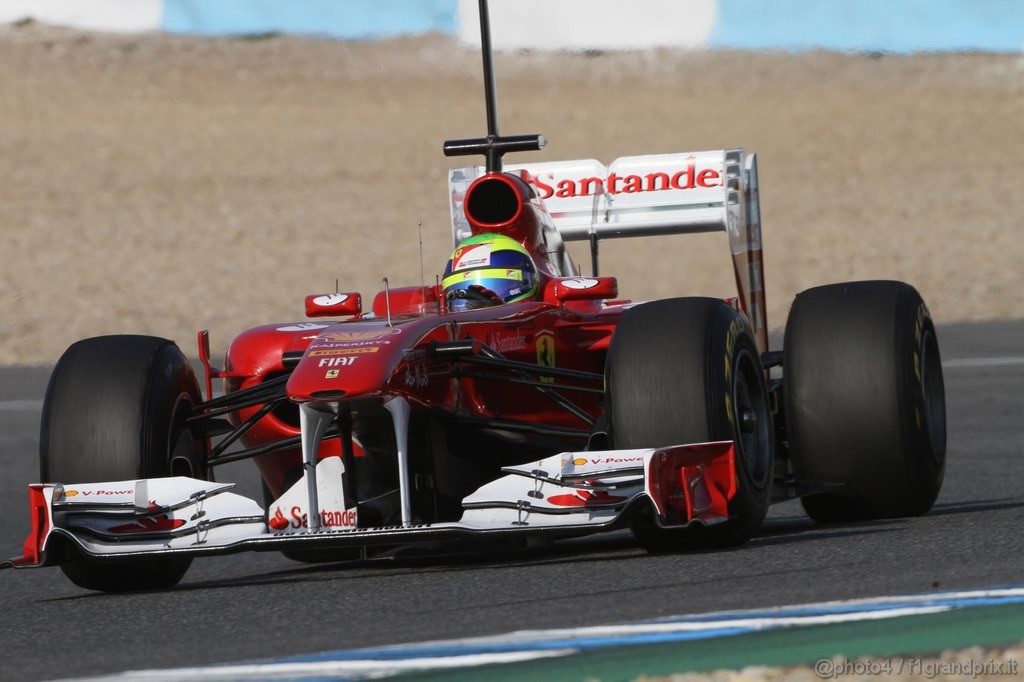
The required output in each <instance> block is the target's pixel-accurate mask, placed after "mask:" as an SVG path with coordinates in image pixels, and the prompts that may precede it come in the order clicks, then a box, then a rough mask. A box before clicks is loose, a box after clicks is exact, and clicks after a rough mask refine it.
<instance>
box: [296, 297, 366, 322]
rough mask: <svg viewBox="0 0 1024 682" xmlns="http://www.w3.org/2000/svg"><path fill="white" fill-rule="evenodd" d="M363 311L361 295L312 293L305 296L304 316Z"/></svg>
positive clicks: (337, 314) (324, 315)
mask: <svg viewBox="0 0 1024 682" xmlns="http://www.w3.org/2000/svg"><path fill="white" fill-rule="evenodd" d="M361 312H363V297H362V296H361V295H360V294H357V293H351V294H340V293H339V294H313V295H312V296H307V297H306V317H341V316H351V315H358V314H359V313H361Z"/></svg>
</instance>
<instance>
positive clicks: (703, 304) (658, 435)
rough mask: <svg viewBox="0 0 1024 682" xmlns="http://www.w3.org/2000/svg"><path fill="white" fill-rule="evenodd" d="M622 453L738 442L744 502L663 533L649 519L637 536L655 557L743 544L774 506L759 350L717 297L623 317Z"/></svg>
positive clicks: (617, 437) (611, 417)
mask: <svg viewBox="0 0 1024 682" xmlns="http://www.w3.org/2000/svg"><path fill="white" fill-rule="evenodd" d="M605 380H606V387H605V388H606V391H605V401H606V414H607V416H608V426H609V436H610V439H611V442H612V444H613V446H614V447H615V448H649V447H662V446H666V445H678V444H681V443H700V442H706V441H713V440H734V441H735V442H736V473H737V477H738V481H737V484H738V486H737V488H738V489H737V493H736V495H735V497H733V499H732V500H731V501H730V502H729V517H730V518H729V520H728V521H726V522H724V523H721V524H717V525H714V526H710V527H702V526H695V527H691V528H685V529H665V528H661V527H659V526H657V524H656V523H655V522H654V519H653V518H646V519H641V520H638V521H637V522H636V524H635V525H634V527H633V534H634V535H635V536H636V538H637V541H638V542H639V543H640V545H641V546H642V547H644V548H645V549H647V550H648V551H651V552H667V551H678V550H682V549H699V548H704V547H729V546H734V545H739V544H742V543H744V542H746V541H747V540H749V539H750V537H751V536H752V535H753V534H754V532H756V531H757V529H758V528H759V527H760V526H761V522H762V521H763V520H764V516H765V513H766V512H767V509H768V503H769V501H770V499H771V481H772V459H773V445H774V434H773V430H772V417H771V410H770V407H769V403H768V390H767V386H766V385H765V376H764V371H763V369H762V366H761V360H760V354H759V353H758V350H757V344H756V343H755V341H754V337H753V335H752V334H751V332H750V329H749V327H748V326H747V323H746V321H745V320H744V318H743V317H742V316H741V315H740V314H739V313H738V312H737V311H736V310H734V309H733V308H731V307H730V306H728V305H727V304H725V303H724V302H722V301H720V300H718V299H713V298H676V299H667V300H662V301H654V302H652V303H646V304H644V305H640V306H637V307H635V308H632V309H630V310H628V311H627V312H626V313H624V314H623V316H622V319H621V320H620V321H619V324H618V326H617V327H616V330H615V335H614V336H613V337H612V343H611V347H610V348H609V350H608V360H607V363H606V365H605Z"/></svg>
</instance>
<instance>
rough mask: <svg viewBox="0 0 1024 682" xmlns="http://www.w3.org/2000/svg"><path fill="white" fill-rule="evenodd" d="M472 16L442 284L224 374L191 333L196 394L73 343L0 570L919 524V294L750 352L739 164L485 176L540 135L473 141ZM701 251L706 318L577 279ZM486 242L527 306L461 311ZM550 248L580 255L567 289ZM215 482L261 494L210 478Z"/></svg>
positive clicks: (939, 434)
mask: <svg viewBox="0 0 1024 682" xmlns="http://www.w3.org/2000/svg"><path fill="white" fill-rule="evenodd" d="M486 10H487V7H486V3H485V2H484V1H483V0H482V1H481V18H482V21H481V25H482V29H481V32H482V37H483V48H484V49H483V52H484V81H485V92H486V94H487V121H488V135H487V136H486V137H484V138H479V139H470V140H456V141H449V142H446V143H445V146H444V151H445V153H446V154H447V155H470V154H482V155H483V156H484V157H485V159H486V163H485V165H484V167H483V168H478V167H466V168H459V169H454V170H452V171H451V172H450V176H449V177H450V194H451V198H452V201H451V206H452V230H453V241H454V242H455V244H456V246H459V245H463V246H462V247H461V248H460V249H459V250H457V251H456V253H455V254H454V255H453V258H452V261H450V262H449V269H448V271H447V272H446V277H445V280H444V281H443V282H439V283H438V284H436V285H434V286H422V285H421V286H405V287H395V288H391V287H390V286H389V285H388V284H387V282H386V281H385V287H384V290H383V291H381V292H380V293H377V294H376V296H374V298H373V300H372V302H371V305H370V309H369V310H365V309H364V307H363V302H362V298H361V296H360V295H359V294H358V293H354V292H334V293H326V294H322V295H313V296H309V297H307V299H306V301H305V307H306V314H307V316H309V317H311V318H314V319H315V320H318V321H316V322H299V323H278V324H270V325H265V326H260V327H256V328H254V329H250V330H248V331H245V332H244V333H242V334H241V335H240V336H238V338H236V339H235V340H234V342H233V343H232V344H231V345H230V348H229V350H228V352H227V355H226V358H225V361H224V366H223V367H222V368H215V367H213V366H212V364H211V360H210V352H209V339H208V335H207V334H206V332H200V333H199V348H198V355H199V358H200V360H201V362H202V366H203V368H204V370H203V376H202V377H201V380H200V379H197V377H196V375H195V373H194V372H193V369H192V366H191V365H190V363H189V361H188V360H187V359H186V357H185V356H184V355H183V354H182V352H181V351H180V350H179V349H178V347H177V346H176V345H175V344H174V343H172V342H171V341H168V340H165V339H161V338H153V337H145V336H105V337H99V338H91V339H86V340H83V341H79V342H77V343H75V344H74V345H72V346H71V347H70V348H68V350H67V351H66V352H65V353H64V355H63V356H62V357H61V358H60V360H59V362H58V363H57V365H56V367H55V368H54V370H53V375H52V377H51V379H50V383H49V386H48V389H47V393H46V399H45V404H44V407H43V414H42V429H41V442H40V473H41V478H42V480H43V481H45V482H44V483H39V484H34V485H31V486H30V490H29V496H30V509H31V524H32V526H31V532H30V533H29V535H28V538H27V539H26V541H25V545H24V550H23V556H21V557H19V558H16V559H12V560H10V561H7V562H5V563H4V564H3V565H4V566H6V567H34V566H46V565H59V566H60V567H61V568H62V569H63V571H64V573H65V574H66V575H67V576H68V577H69V578H70V579H71V580H72V581H73V582H74V583H75V584H77V585H80V586H82V587H85V588H89V589H95V590H106V591H117V590H131V589H152V588H161V587H169V586H172V585H174V584H176V583H177V582H178V581H179V580H180V579H181V578H182V576H183V575H184V573H185V571H186V570H187V568H188V566H189V564H190V562H191V561H192V560H193V558H195V557H198V556H206V555H213V554H226V553H232V552H238V551H242V550H277V551H284V552H286V553H287V554H288V555H289V556H291V557H293V558H296V559H299V560H311V561H312V560H317V559H324V558H335V557H337V556H338V553H339V552H355V553H356V554H357V555H358V556H366V555H368V554H369V553H372V552H374V551H380V550H381V549H382V548H394V547H401V546H405V545H411V544H417V543H430V544H431V545H436V544H438V543H445V542H448V541H451V542H459V543H465V542H467V541H471V540H477V539H484V540H488V541H514V540H517V539H533V538H538V537H541V538H544V537H546V538H565V537H571V536H578V535H583V534H589V533H595V532H599V531H608V530H613V529H620V528H628V529H630V530H631V531H632V532H633V534H634V535H635V537H636V539H637V541H638V543H639V544H640V545H641V546H642V547H644V548H646V549H647V550H649V551H652V552H667V551H679V550H685V549H688V548H695V547H698V548H707V547H727V546H734V545H738V544H741V543H743V542H745V541H747V540H748V539H749V538H750V537H751V536H752V535H753V534H754V533H755V532H756V531H757V529H758V527H759V526H760V525H761V523H762V520H763V519H764V516H765V513H766V510H767V509H768V506H769V505H770V504H772V503H773V502H779V501H783V500H788V499H792V498H795V497H801V498H802V499H803V505H804V508H805V509H806V510H807V512H808V513H809V514H810V516H811V517H813V518H814V519H816V520H818V521H824V522H827V521H838V520H856V519H867V518H877V517H896V516H907V515H917V514H922V513H924V512H926V511H927V510H928V509H929V508H930V507H931V505H932V503H933V502H934V501H935V499H936V496H937V495H938V492H939V488H940V486H941V484H942V478H943V470H944V460H945V404H944V393H943V383H942V370H941V364H940V359H939V348H938V343H937V339H936V334H935V328H934V326H933V324H932V320H931V317H930V316H929V313H928V309H927V308H926V307H925V304H924V302H923V301H922V299H921V297H920V296H919V295H918V293H917V292H916V291H915V290H914V289H913V288H912V287H911V286H909V285H907V284H903V283H899V282H891V281H872V282H852V283H844V284H833V285H828V286H821V287H817V288H814V289H811V290H809V291H805V292H803V293H801V294H799V295H798V296H797V297H796V300H795V302H794V303H793V307H792V310H791V312H790V315H789V318H788V320H787V322H786V326H785V342H784V348H783V350H772V349H770V348H769V344H768V334H767V323H766V319H765V292H764V277H763V270H762V257H761V253H762V252H761V222H760V210H759V200H758V181H757V177H758V176H757V162H756V158H755V156H754V155H752V154H751V155H746V154H744V152H743V150H741V149H727V150H718V151H707V152H698V153H680V154H661V155H653V156H633V157H627V158H620V159H618V160H616V161H614V162H613V163H611V164H610V165H608V166H605V165H603V164H601V163H599V162H597V161H594V160H578V161H565V162H545V163H535V164H525V165H518V166H507V167H504V168H503V166H502V160H503V155H504V154H505V153H508V152H516V151H527V150H533V149H539V148H540V147H541V146H542V145H543V142H544V140H543V138H542V137H541V136H539V135H523V136H501V135H499V134H498V131H497V107H496V103H495V97H494V81H493V69H492V68H491V62H490V47H489V34H488V31H489V30H488V26H487V11H486ZM707 231H720V232H725V233H726V235H727V242H728V245H729V248H730V252H731V255H732V264H733V267H734V270H735V276H736V282H737V295H736V296H734V297H728V298H724V299H715V298H673V299H667V300H658V301H653V302H648V303H639V304H638V303H631V302H629V301H625V300H622V299H620V298H619V293H618V286H617V283H616V280H615V278H614V277H608V276H603V275H599V274H598V273H599V259H598V247H599V244H600V242H601V241H602V240H606V239H615V238H628V237H659V236H663V235H671V234H682V233H695V232H707ZM484 235H488V236H491V237H493V238H494V240H498V239H501V240H506V242H514V244H515V245H517V246H515V247H514V249H513V250H515V251H516V252H517V253H518V252H519V251H521V252H522V254H525V256H524V258H525V260H524V262H526V261H528V262H529V264H530V265H529V267H532V268H533V272H534V279H533V280H531V282H530V285H531V288H530V291H529V292H528V293H530V294H531V295H528V296H526V297H525V298H524V297H523V296H524V295H525V294H523V291H521V290H520V289H514V290H512V292H513V293H514V294H516V296H514V297H513V298H516V299H517V300H515V302H507V301H508V300H509V299H508V298H504V297H501V296H498V297H497V299H498V300H496V301H495V300H493V299H494V298H495V296H494V295H493V292H489V294H490V295H489V296H484V298H487V299H492V300H491V302H493V303H498V305H482V306H467V305H464V304H465V303H466V301H465V300H463V299H464V298H465V296H466V295H468V294H469V293H472V292H475V291H476V290H474V289H473V288H472V287H469V288H466V287H459V286H455V285H456V284H458V283H459V282H462V281H468V282H477V281H479V278H480V277H483V276H484V275H486V276H488V277H496V278H498V279H501V278H508V279H512V280H515V279H516V278H517V277H518V276H519V274H518V273H519V272H520V271H519V270H517V269H516V268H513V267H511V266H510V265H509V263H506V262H502V261H500V259H498V258H497V252H496V251H495V250H494V249H492V246H493V244H492V241H493V240H492V241H488V239H486V238H484V239H476V240H475V241H474V240H473V239H472V238H473V237H482V236H484ZM467 238H470V241H469V242H467V241H466V240H467ZM570 241H583V242H587V243H588V244H589V247H590V256H591V274H590V275H587V276H584V275H582V274H581V273H580V272H579V271H578V270H577V266H576V265H575V264H574V261H573V259H572V258H570V256H569V254H568V251H567V248H566V242H570ZM467 244H468V245H467ZM524 267H526V266H524ZM481 273H483V274H481ZM452 281H455V284H452ZM478 288H479V289H486V288H485V287H478ZM453 292H455V293H456V294H457V295H456V296H451V295H449V294H451V293H453ZM477 293H479V292H477ZM518 299H521V300H518ZM319 320H324V321H322V322H321V321H319ZM215 379H216V380H222V382H223V393H222V394H221V395H215V394H214V393H213V390H212V389H213V381H214V380H215ZM242 459H251V460H253V461H254V462H255V464H256V466H257V467H258V469H259V472H260V474H261V477H262V480H263V487H264V495H263V499H262V500H259V501H257V500H252V499H248V498H246V497H243V496H241V495H238V494H235V493H233V492H231V488H232V487H233V486H232V484H230V483H222V482H217V481H215V478H214V473H215V472H216V471H217V468H218V467H219V466H221V465H223V464H225V463H228V462H235V461H238V460H242Z"/></svg>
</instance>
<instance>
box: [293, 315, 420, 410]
mask: <svg viewBox="0 0 1024 682" xmlns="http://www.w3.org/2000/svg"><path fill="white" fill-rule="evenodd" d="M411 331H413V330H411V329H409V328H403V327H402V326H398V325H396V326H394V327H390V326H388V325H387V324H386V323H383V322H348V323H342V324H336V325H333V326H331V327H329V328H327V329H325V330H324V331H323V332H322V333H321V334H320V335H319V336H317V338H315V339H314V340H313V342H312V343H310V344H309V348H308V349H307V350H306V354H305V355H304V356H303V357H302V360H301V361H300V362H299V365H298V366H297V367H296V368H295V371H294V372H292V376H291V378H290V379H289V380H288V388H287V391H288V397H289V398H290V399H291V400H293V401H296V402H310V401H336V400H341V399H348V398H356V397H372V396H374V395H380V394H382V393H384V392H385V389H386V387H387V383H388V381H389V379H390V378H391V376H392V375H393V374H394V372H395V369H396V368H397V367H398V365H399V364H400V363H401V362H402V359H403V357H404V355H403V351H404V350H405V349H407V348H410V347H411V346H412V345H413V343H414V342H415V337H416V336H418V335H416V334H412V333H410V332H411Z"/></svg>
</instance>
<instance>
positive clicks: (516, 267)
mask: <svg viewBox="0 0 1024 682" xmlns="http://www.w3.org/2000/svg"><path fill="white" fill-rule="evenodd" d="M441 287H442V288H443V289H444V296H445V300H446V301H447V303H448V310H451V311H453V312H459V311H462V310H472V309H474V308H485V307H487V306H492V305H502V304H504V303H513V302H515V301H523V300H526V299H528V298H532V297H533V296H534V295H535V294H536V293H537V288H538V282H537V268H536V267H535V266H534V265H533V259H532V258H530V254H529V252H528V251H527V250H526V249H525V248H523V245H522V244H520V243H519V242H517V241H516V240H515V239H512V238H511V237H506V236H505V235H502V234H490V233H489V234H478V235H475V236H473V237H469V238H468V239H464V240H462V241H461V242H459V245H458V247H457V248H456V249H455V251H454V252H453V253H452V257H451V258H449V259H448V265H447V266H445V269H444V279H443V280H441Z"/></svg>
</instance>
